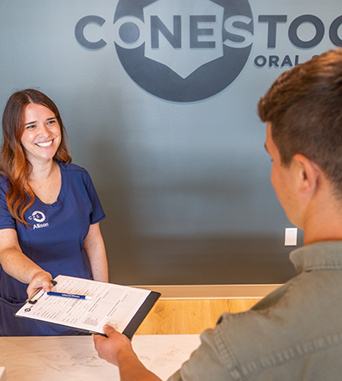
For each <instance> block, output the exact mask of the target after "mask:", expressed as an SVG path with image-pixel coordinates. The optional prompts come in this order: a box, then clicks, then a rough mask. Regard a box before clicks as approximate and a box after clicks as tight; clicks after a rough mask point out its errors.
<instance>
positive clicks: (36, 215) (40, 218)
mask: <svg viewBox="0 0 342 381" xmlns="http://www.w3.org/2000/svg"><path fill="white" fill-rule="evenodd" d="M45 218H46V217H45V214H44V213H43V212H40V211H39V210H36V211H35V212H33V213H32V215H31V216H30V217H29V218H28V219H29V220H33V221H35V222H37V223H36V224H34V225H33V229H41V228H46V227H48V226H49V223H48V222H45V223H43V222H44V221H45Z"/></svg>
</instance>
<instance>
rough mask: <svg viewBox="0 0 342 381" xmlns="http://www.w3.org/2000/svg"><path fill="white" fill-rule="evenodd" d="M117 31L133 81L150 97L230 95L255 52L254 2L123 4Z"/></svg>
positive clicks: (136, 0) (148, 0)
mask: <svg viewBox="0 0 342 381" xmlns="http://www.w3.org/2000/svg"><path fill="white" fill-rule="evenodd" d="M114 26H115V30H116V33H115V34H116V38H115V48H116V51H117V54H118V57H119V59H120V62H121V64H122V66H123V67H124V69H125V71H126V72H127V73H128V75H129V76H130V77H131V78H132V79H133V80H134V81H135V82H136V83H137V84H138V85H139V86H140V87H142V88H143V89H144V90H146V91H147V92H149V93H150V94H153V95H155V96H157V97H159V98H162V99H166V100H169V101H174V102H193V101H198V100H202V99H206V98H209V97H211V96H213V95H215V94H217V93H219V92H220V91H222V90H223V89H225V88H226V87H227V86H229V85H230V84H231V83H232V82H233V81H234V80H235V79H236V78H237V77H238V75H239V74H240V72H241V70H242V69H243V67H244V66H245V64H246V62H247V59H248V57H249V54H250V51H251V48H252V37H253V18H252V11H251V8H250V5H249V3H248V0H215V1H214V0H212V1H211V0H119V2H118V5H117V8H116V11H115V15H114Z"/></svg>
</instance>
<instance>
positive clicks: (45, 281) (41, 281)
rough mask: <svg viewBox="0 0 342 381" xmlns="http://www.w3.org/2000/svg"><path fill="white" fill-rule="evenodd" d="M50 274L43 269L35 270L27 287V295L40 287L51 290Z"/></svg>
mask: <svg viewBox="0 0 342 381" xmlns="http://www.w3.org/2000/svg"><path fill="white" fill-rule="evenodd" d="M51 281H52V276H51V274H50V273H48V272H47V271H44V270H40V271H37V272H36V273H35V274H34V276H33V277H32V279H31V282H30V284H29V285H28V287H27V290H26V292H27V295H28V296H29V297H30V296H31V295H32V294H33V293H34V292H36V291H37V290H38V289H40V288H42V289H43V290H44V291H45V292H46V291H51Z"/></svg>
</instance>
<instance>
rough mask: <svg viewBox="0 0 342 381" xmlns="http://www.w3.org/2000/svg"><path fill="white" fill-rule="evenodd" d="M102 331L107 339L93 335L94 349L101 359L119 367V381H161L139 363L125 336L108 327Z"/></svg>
mask: <svg viewBox="0 0 342 381" xmlns="http://www.w3.org/2000/svg"><path fill="white" fill-rule="evenodd" d="M103 330H104V332H105V334H106V335H107V336H108V337H103V336H100V335H95V336H94V343H95V349H96V350H97V352H98V354H99V356H100V357H101V358H102V359H104V360H107V361H108V362H110V363H112V364H114V365H116V366H118V367H119V372H120V380H121V381H161V379H160V378H159V377H157V376H156V375H155V374H154V373H152V372H150V371H149V370H147V369H146V368H145V366H144V365H143V364H142V363H141V362H140V360H139V359H138V356H137V355H136V354H135V353H134V351H133V348H132V344H131V342H130V341H129V339H128V338H127V337H126V336H125V335H123V334H121V333H119V332H117V331H116V330H115V329H114V328H113V327H111V326H109V325H105V326H104V327H103Z"/></svg>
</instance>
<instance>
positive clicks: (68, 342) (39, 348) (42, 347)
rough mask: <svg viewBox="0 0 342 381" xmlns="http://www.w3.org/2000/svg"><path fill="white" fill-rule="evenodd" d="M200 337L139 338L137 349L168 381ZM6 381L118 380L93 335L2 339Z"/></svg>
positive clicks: (0, 358) (0, 360) (0, 352)
mask: <svg viewBox="0 0 342 381" xmlns="http://www.w3.org/2000/svg"><path fill="white" fill-rule="evenodd" d="M199 343H200V340H199V335H136V336H134V338H133V348H134V350H135V352H136V353H137V354H138V356H139V358H140V360H141V361H142V362H143V363H144V364H145V365H146V367H147V368H148V369H150V370H151V371H153V372H154V373H156V374H157V375H158V376H159V377H160V378H161V379H162V380H166V379H167V378H168V377H169V376H170V375H171V374H173V373H174V372H175V371H176V370H177V369H179V367H180V365H181V364H182V363H183V362H184V361H186V360H187V359H188V358H189V356H190V354H191V352H193V350H194V349H196V348H197V347H198V346H199ZM0 367H5V368H6V373H7V380H6V381H31V380H32V381H76V380H77V381H87V380H91V381H95V380H101V381H107V380H108V381H118V380H119V372H118V369H117V368H116V367H115V366H114V365H111V364H108V363H107V362H106V361H104V360H101V359H100V358H99V357H98V355H97V352H96V351H95V349H94V344H93V339H92V337H91V336H79V337H77V336H76V337H75V336H60V337H59V336H45V337H37V336H36V337H35V336H31V337H0Z"/></svg>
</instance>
